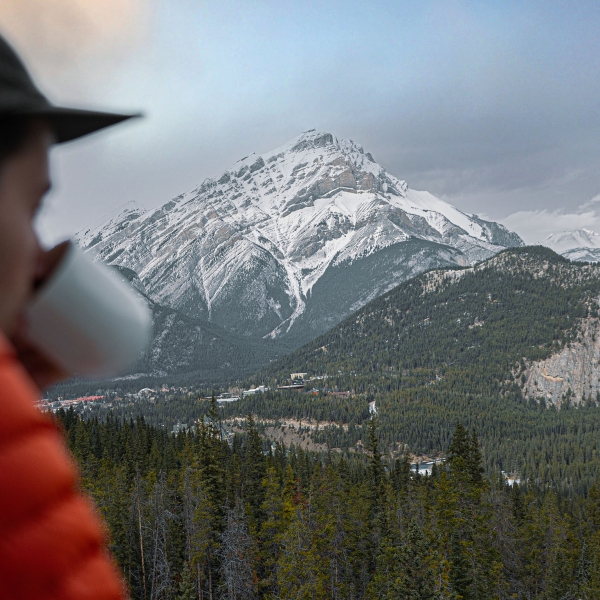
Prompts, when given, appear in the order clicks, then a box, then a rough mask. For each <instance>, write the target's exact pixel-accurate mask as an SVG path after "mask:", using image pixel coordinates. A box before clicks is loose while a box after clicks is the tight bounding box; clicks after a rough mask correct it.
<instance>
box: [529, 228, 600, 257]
mask: <svg viewBox="0 0 600 600" xmlns="http://www.w3.org/2000/svg"><path fill="white" fill-rule="evenodd" d="M540 244H541V245H542V246H548V248H551V249H552V250H554V252H556V253H557V254H562V255H563V256H564V257H565V258H568V259H569V260H579V261H584V262H599V261H600V235H599V234H597V233H596V232H594V231H591V230H590V229H585V228H584V229H577V230H575V231H562V232H560V233H552V234H550V235H549V236H548V237H547V238H546V239H545V240H544V241H543V242H540Z"/></svg>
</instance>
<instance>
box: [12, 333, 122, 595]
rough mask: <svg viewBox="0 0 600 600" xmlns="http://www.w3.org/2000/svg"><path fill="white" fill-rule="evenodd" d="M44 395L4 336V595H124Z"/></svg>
mask: <svg viewBox="0 0 600 600" xmlns="http://www.w3.org/2000/svg"><path fill="white" fill-rule="evenodd" d="M37 396H38V392H37V389H36V388H35V387H34V385H33V383H32V382H31V380H30V378H29V376H28V375H27V373H26V372H25V371H24V369H23V368H22V367H21V365H20V363H19V362H18V361H17V359H16V358H15V356H14V354H13V352H12V350H11V348H10V346H9V344H8V343H7V342H6V341H5V340H4V339H2V336H1V334H0V599H2V600H4V599H5V598H6V599H9V598H10V599H11V600H18V599H21V598H23V599H27V600H42V599H43V600H55V599H56V600H58V599H59V598H60V599H61V600H71V599H72V600H75V599H77V600H92V599H93V600H120V599H123V598H125V597H126V595H125V592H124V590H123V585H122V583H121V578H120V576H119V573H118V571H117V569H116V568H115V566H114V565H113V563H112V562H111V560H110V558H109V557H108V555H107V553H106V548H105V537H104V532H103V529H102V525H101V524H100V522H99V520H98V518H97V517H96V515H95V513H94V509H93V507H92V505H91V504H90V503H89V501H88V500H87V499H86V498H85V497H83V496H82V495H81V493H80V492H79V490H78V477H77V469H76V467H75V465H74V463H73V460H72V458H71V457H70V455H69V453H68V451H67V449H66V447H65V444H64V441H63V439H62V435H61V433H60V431H59V429H58V428H57V426H56V425H55V424H54V423H53V421H52V420H51V418H50V417H48V416H47V415H44V414H42V413H41V412H40V411H39V410H38V409H37V408H36V407H35V402H36V400H37Z"/></svg>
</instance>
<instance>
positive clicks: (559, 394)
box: [524, 318, 600, 406]
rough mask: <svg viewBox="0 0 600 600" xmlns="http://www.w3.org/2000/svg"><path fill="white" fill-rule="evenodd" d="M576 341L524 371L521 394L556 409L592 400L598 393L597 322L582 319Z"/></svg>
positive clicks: (599, 328) (599, 333)
mask: <svg viewBox="0 0 600 600" xmlns="http://www.w3.org/2000/svg"><path fill="white" fill-rule="evenodd" d="M578 330H579V331H578V338H577V341H574V342H572V343H571V344H570V345H569V346H567V347H565V348H563V349H562V350H561V351H560V352H558V353H556V354H554V355H553V356H551V357H549V358H547V359H546V360H541V361H537V362H533V363H528V364H527V368H526V370H525V386H524V394H525V395H526V396H528V397H530V398H536V399H539V398H544V399H545V400H546V401H547V402H548V403H550V402H552V404H555V405H557V406H560V405H561V404H562V403H563V402H565V400H567V398H568V399H570V401H571V403H572V404H579V403H580V402H581V401H582V399H583V398H584V396H585V398H589V397H590V396H591V397H592V398H593V399H594V400H596V398H597V394H598V393H600V322H599V320H598V319H596V318H589V319H583V320H582V322H581V326H580V327H579V328H578Z"/></svg>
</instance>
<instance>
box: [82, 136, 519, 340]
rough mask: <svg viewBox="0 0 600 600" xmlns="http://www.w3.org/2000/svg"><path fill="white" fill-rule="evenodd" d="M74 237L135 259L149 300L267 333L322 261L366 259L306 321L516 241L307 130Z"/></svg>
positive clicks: (289, 316)
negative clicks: (147, 207) (153, 206)
mask: <svg viewBox="0 0 600 600" xmlns="http://www.w3.org/2000/svg"><path fill="white" fill-rule="evenodd" d="M80 243H81V244H82V245H83V246H84V247H86V248H87V249H88V250H89V251H91V252H92V253H93V254H95V255H96V256H97V257H98V258H99V259H100V260H103V261H105V262H108V263H111V264H115V265H117V266H122V267H126V268H128V269H132V270H133V271H135V272H136V273H137V274H138V275H139V277H140V279H141V280H142V282H143V283H144V285H145V286H146V289H147V290H148V293H149V294H150V295H152V297H153V299H155V300H156V301H157V302H159V303H161V304H167V305H170V306H172V307H174V308H178V309H180V310H182V311H183V312H185V313H187V314H190V315H191V316H194V317H199V318H203V319H207V320H212V321H215V322H216V323H219V324H222V325H224V326H225V327H229V328H230V329H233V330H234V331H235V332H236V333H241V334H244V335H261V336H265V335H269V336H272V337H279V336H283V335H286V334H287V333H288V332H289V331H290V328H292V326H295V327H299V325H298V323H300V321H301V320H302V319H301V317H302V318H304V317H303V315H306V314H307V313H306V311H307V310H308V309H307V307H309V308H310V306H311V303H312V304H314V303H315V302H316V300H314V298H316V297H317V296H318V295H319V294H321V297H322V298H325V296H327V294H332V293H334V292H333V290H334V289H336V288H335V286H333V284H332V283H331V282H330V283H329V284H325V283H324V282H325V281H326V280H327V278H328V277H330V276H333V275H332V274H333V273H342V272H344V273H347V274H348V276H349V277H350V275H349V273H350V271H348V270H347V269H349V268H352V269H358V271H360V270H361V269H367V267H366V265H367V263H368V264H369V265H370V266H369V267H368V269H367V270H366V271H365V272H364V273H363V274H362V275H360V285H359V284H358V282H352V281H350V280H348V281H347V285H348V286H349V287H348V288H347V289H346V291H344V292H343V301H342V300H341V298H339V297H338V296H336V297H335V298H338V299H337V300H336V299H335V298H334V297H331V298H329V297H328V299H327V300H326V301H325V300H323V303H324V304H325V306H324V308H323V311H324V313H323V314H325V313H326V316H325V317H323V319H322V320H320V321H319V323H318V324H315V323H316V321H314V323H313V325H314V327H315V328H317V329H318V328H319V327H326V326H331V325H333V324H334V323H335V322H337V321H339V319H340V318H341V317H343V316H345V314H347V313H348V311H350V310H356V308H358V307H359V306H362V304H364V303H365V302H366V301H367V300H368V299H370V298H372V297H375V296H377V295H379V294H380V293H383V292H385V291H387V290H388V289H390V287H392V286H394V285H396V284H397V283H399V281H400V280H403V279H405V278H406V277H408V276H410V275H411V274H416V273H417V272H420V271H422V270H426V269H429V268H432V267H433V266H436V265H457V264H459V265H468V264H472V263H474V262H477V261H479V260H482V259H484V258H486V257H488V256H491V255H493V254H495V253H497V252H498V251H499V250H502V249H503V248H505V247H507V246H520V245H523V242H522V241H521V239H520V238H519V237H518V236H516V234H513V233H511V232H509V231H508V230H507V229H506V228H504V227H503V226H501V225H499V224H497V223H492V222H488V221H485V220H483V219H480V218H479V217H477V216H474V215H468V214H466V213H463V212H461V211H460V210H458V209H457V208H455V207H453V206H451V205H449V204H448V203H446V202H444V201H443V200H440V199H439V198H436V197H435V196H433V195H431V194H429V193H428V192H420V191H416V190H411V189H409V188H408V185H407V183H406V182H405V181H404V180H401V179H398V178H397V177H395V176H394V175H392V174H390V173H388V172H387V171H386V170H385V169H384V168H383V167H382V166H381V165H379V164H378V163H376V162H375V161H374V160H373V157H372V156H371V155H370V154H368V153H365V151H364V149H363V147H362V146H361V145H360V144H357V143H356V142H354V141H352V140H348V139H340V138H337V137H336V136H335V135H333V134H332V133H329V132H324V131H317V130H314V129H313V130H309V131H305V132H303V133H301V134H300V135H299V136H297V137H295V138H294V139H292V140H290V141H288V142H287V143H286V144H284V145H282V146H280V147H279V148H276V149H275V150H272V151H270V152H266V153H263V154H256V153H252V154H250V155H248V156H245V157H244V158H242V159H240V160H238V161H237V162H236V163H235V164H234V165H232V167H231V168H230V169H227V170H226V171H224V172H223V173H222V174H221V175H220V176H219V177H218V179H206V180H205V181H204V182H203V183H202V184H201V185H200V186H198V187H197V188H196V189H194V190H191V191H189V192H186V193H184V194H181V195H180V196H177V197H176V198H174V199H173V200H171V201H169V202H167V203H166V204H164V205H163V206H161V207H160V208H158V209H156V210H153V211H146V212H145V213H143V214H141V213H139V212H136V211H133V212H128V213H126V214H123V215H122V218H117V219H112V220H111V221H109V222H108V223H106V225H104V226H103V227H100V228H97V229H95V230H88V231H86V232H85V233H84V234H82V235H81V236H80ZM365 261H367V262H365ZM390 261H391V262H390ZM361 265H363V266H361ZM384 265H386V266H384ZM392 265H395V266H393V267H392ZM358 271H357V273H358ZM336 277H337V275H336ZM357 277H358V275H357ZM325 285H328V286H329V287H328V288H327V291H326V293H325V292H324V291H323V290H324V288H323V286H325ZM336 285H337V284H336ZM336 293H337V292H336ZM340 293H341V292H340ZM323 294H325V295H323ZM320 314H321V313H320ZM319 319H321V317H319ZM294 324H296V325H294ZM307 331H308V329H307Z"/></svg>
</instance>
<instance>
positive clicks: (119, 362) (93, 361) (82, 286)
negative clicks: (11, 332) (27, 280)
mask: <svg viewBox="0 0 600 600" xmlns="http://www.w3.org/2000/svg"><path fill="white" fill-rule="evenodd" d="M26 319H27V322H28V327H27V337H28V339H29V341H30V342H31V343H32V344H33V345H34V346H36V347H37V348H38V349H39V350H41V351H42V352H43V353H44V354H45V355H46V356H47V357H48V358H49V359H51V360H53V361H54V362H55V363H56V364H57V366H59V367H62V368H63V369H65V370H66V371H67V372H68V373H70V374H72V375H81V376H86V377H110V376H114V375H118V374H119V373H121V372H123V371H124V370H125V369H127V367H129V366H130V365H131V364H132V363H133V362H134V361H135V359H136V358H137V357H138V356H139V355H140V353H141V352H142V351H143V350H144V349H145V348H146V346H147V344H148V342H149V339H150V328H151V316H150V311H149V309H148V308H147V307H146V306H145V305H144V304H143V303H142V302H141V301H140V300H139V298H138V297H137V296H136V294H135V293H134V292H133V290H132V289H131V288H130V287H129V286H128V285H127V283H125V282H124V281H122V280H121V279H120V278H119V277H118V276H117V274H116V273H113V272H112V271H111V270H110V269H109V268H108V267H106V266H104V265H101V264H98V263H95V262H94V261H93V260H92V259H91V258H89V257H88V256H87V255H86V254H84V253H83V251H81V250H80V249H79V248H77V247H76V246H75V245H74V244H73V243H69V244H68V246H67V247H66V249H65V251H64V253H63V256H62V257H61V260H60V262H59V264H58V265H57V267H56V268H55V270H54V272H53V273H52V274H51V276H50V277H49V279H48V281H46V282H45V284H44V285H43V286H42V287H41V289H40V290H39V291H38V292H37V294H36V295H35V296H34V298H33V300H32V302H31V304H30V305H29V307H28V308H27V310H26Z"/></svg>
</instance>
